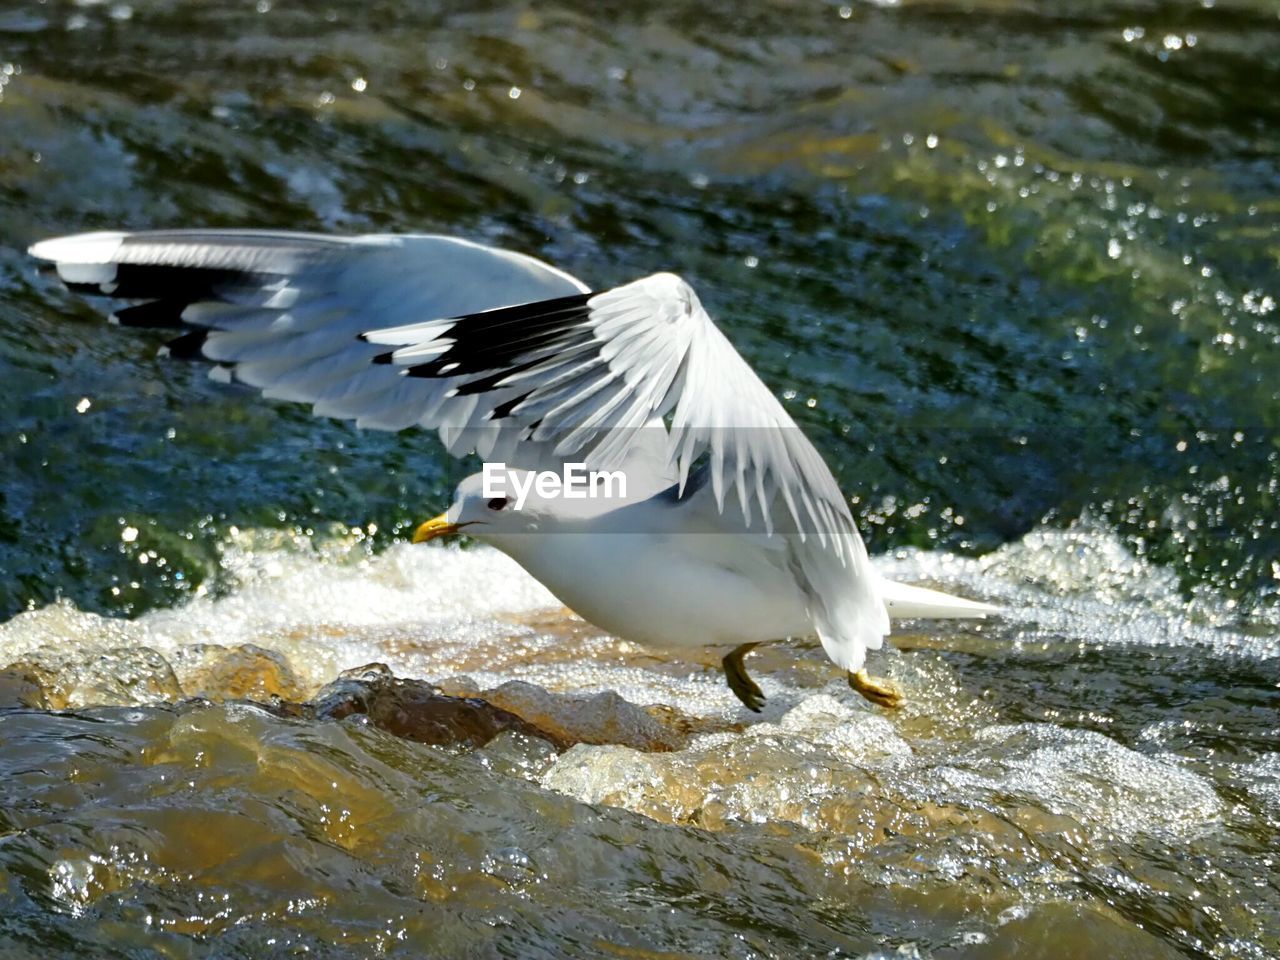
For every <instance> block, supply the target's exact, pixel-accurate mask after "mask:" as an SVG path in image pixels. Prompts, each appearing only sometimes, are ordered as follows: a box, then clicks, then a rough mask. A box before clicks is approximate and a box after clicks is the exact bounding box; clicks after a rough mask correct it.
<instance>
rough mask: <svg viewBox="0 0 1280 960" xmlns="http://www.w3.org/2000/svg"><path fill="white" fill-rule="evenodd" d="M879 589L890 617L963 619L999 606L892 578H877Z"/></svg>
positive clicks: (975, 617)
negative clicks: (895, 580) (914, 585)
mask: <svg viewBox="0 0 1280 960" xmlns="http://www.w3.org/2000/svg"><path fill="white" fill-rule="evenodd" d="M880 592H881V594H882V595H883V596H884V606H885V609H886V610H888V611H889V616H890V617H891V618H892V619H894V620H906V619H914V618H921V619H944V618H950V617H956V618H964V619H981V618H983V617H987V616H990V615H991V614H993V613H999V612H1000V608H999V607H994V606H992V605H991V604H989V603H979V602H978V601H976V600H966V599H964V598H963V597H953V596H951V595H950V594H948V593H943V592H942V591H941V590H930V589H928V588H927V587H913V586H911V585H910V584H906V583H895V582H894V581H892V580H885V579H882V580H881V581H880Z"/></svg>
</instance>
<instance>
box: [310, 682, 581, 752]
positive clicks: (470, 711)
mask: <svg viewBox="0 0 1280 960" xmlns="http://www.w3.org/2000/svg"><path fill="white" fill-rule="evenodd" d="M300 713H301V715H303V716H309V717H313V718H315V719H322V720H342V719H344V718H346V717H350V716H352V715H355V714H360V715H363V716H366V717H368V718H369V722H370V723H371V724H373V726H375V727H377V728H378V729H379V730H385V731H386V732H387V733H390V734H393V735H395V736H397V737H403V738H404V739H406V740H413V741H414V742H416V743H428V744H437V745H452V744H466V745H469V746H473V747H480V746H484V745H485V744H486V743H488V742H489V741H490V740H492V739H494V738H495V737H496V736H498V735H499V734H501V733H506V732H508V731H512V732H515V733H518V734H523V735H525V736H529V737H537V738H539V739H542V740H546V741H548V742H550V743H552V744H554V745H555V746H557V747H558V748H560V749H563V748H564V743H563V741H562V740H561V739H560V738H559V737H558V736H556V734H555V733H553V732H548V731H546V730H543V729H541V728H539V727H537V726H535V725H534V724H532V723H530V722H528V721H527V720H525V719H524V718H523V717H520V716H518V715H517V714H515V713H512V712H511V711H509V710H504V709H502V708H501V707H497V706H494V705H493V704H491V703H488V702H486V701H484V700H481V699H479V698H476V697H452V696H447V695H445V694H443V693H441V692H440V688H439V687H436V686H433V685H432V684H429V683H426V682H424V681H422V680H408V679H404V678H400V677H396V676H394V675H392V673H391V671H390V670H389V669H388V668H387V667H386V666H385V665H384V664H381V663H372V664H368V665H367V666H363V667H356V668H355V669H354V670H347V671H346V672H344V673H343V674H342V675H341V676H340V677H339V678H338V679H337V680H335V681H334V682H333V683H331V684H329V685H328V686H327V687H325V688H324V689H323V690H321V691H320V693H319V694H318V695H317V696H316V698H315V699H314V700H313V701H311V702H310V703H308V704H304V705H302V707H301V710H300Z"/></svg>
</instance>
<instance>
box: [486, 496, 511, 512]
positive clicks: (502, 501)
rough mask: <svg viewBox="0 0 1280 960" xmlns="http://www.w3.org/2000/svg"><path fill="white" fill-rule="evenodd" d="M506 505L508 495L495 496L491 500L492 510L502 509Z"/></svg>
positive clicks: (490, 506)
mask: <svg viewBox="0 0 1280 960" xmlns="http://www.w3.org/2000/svg"><path fill="white" fill-rule="evenodd" d="M506 505H507V498H506V497H494V498H493V499H492V500H490V501H489V509H490V510H501V509H502V508H503V507H505V506H506Z"/></svg>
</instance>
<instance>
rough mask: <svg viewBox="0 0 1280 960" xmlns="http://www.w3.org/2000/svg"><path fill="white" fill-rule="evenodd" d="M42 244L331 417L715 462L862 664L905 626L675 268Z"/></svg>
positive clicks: (499, 452)
mask: <svg viewBox="0 0 1280 960" xmlns="http://www.w3.org/2000/svg"><path fill="white" fill-rule="evenodd" d="M31 253H32V254H33V255H34V256H36V257H38V258H41V259H45V260H52V261H54V262H55V263H56V264H57V270H58V273H59V275H60V276H61V277H62V279H63V280H64V281H65V282H67V283H68V284H69V285H70V286H72V287H74V288H77V289H82V290H86V291H87V292H93V293H100V294H104V295H107V296H111V297H115V298H118V299H127V300H135V301H139V302H137V303H136V304H135V305H133V306H129V307H126V308H124V309H122V310H119V311H117V312H116V314H115V317H116V319H117V320H118V321H119V322H120V323H121V324H122V325H126V326H145V327H162V326H181V327H185V328H187V332H186V333H184V334H183V335H182V336H180V337H178V338H177V339H176V340H174V341H171V343H170V350H171V352H173V353H175V354H177V355H180V356H187V357H203V358H205V359H208V360H211V361H214V362H216V363H218V364H220V365H221V368H222V369H224V370H226V371H227V372H228V374H229V375H230V376H232V377H234V378H235V379H236V380H239V381H241V382H243V383H247V384H250V385H252V386H255V387H258V388H260V389H261V390H262V391H263V393H264V394H265V395H267V396H270V397H275V398H281V399H288V400H298V401H304V402H308V403H311V404H312V405H313V409H314V410H315V412H316V413H317V414H320V415H326V416H334V417H341V418H347V419H354V420H355V421H356V423H357V425H359V426H365V427H375V428H381V429H392V430H396V429H403V428H405V427H409V426H413V425H420V426H423V427H427V428H433V429H437V430H439V432H440V435H441V437H442V439H443V440H444V442H445V444H446V446H447V447H448V448H449V450H450V451H451V452H453V453H456V454H464V453H467V452H469V451H471V450H476V451H478V452H479V453H480V454H481V456H483V457H485V458H487V459H490V458H491V459H503V460H506V461H508V462H510V463H514V464H518V465H527V466H532V467H537V466H542V465H545V464H546V463H547V462H548V460H575V461H582V462H585V463H588V464H590V465H592V466H597V467H601V468H604V467H616V466H618V465H620V464H622V463H624V462H627V461H629V459H631V458H634V457H635V455H636V453H637V451H638V450H641V449H643V450H644V453H645V456H646V458H647V459H649V460H650V461H651V462H653V463H658V464H659V466H658V467H654V468H653V470H654V475H655V476H657V475H661V476H662V477H664V478H666V477H671V478H673V479H678V482H679V483H680V484H681V486H683V484H684V481H685V478H686V477H687V476H688V472H689V470H690V468H691V466H692V465H693V464H694V463H695V462H696V461H698V460H699V459H700V458H703V457H704V456H705V457H706V458H707V461H708V466H709V471H710V484H711V489H712V492H713V495H714V497H715V500H716V504H717V507H718V509H719V510H720V511H721V512H724V511H725V509H726V497H727V496H728V494H729V493H730V491H732V493H733V494H734V499H735V500H736V511H737V512H740V514H741V518H742V523H743V525H744V526H745V527H747V528H752V527H755V528H756V529H761V528H762V529H764V530H767V531H773V530H775V529H777V531H778V532H779V533H786V534H789V535H791V536H789V540H790V542H791V544H792V546H791V548H790V549H791V550H792V563H793V566H794V567H795V568H796V573H797V576H798V577H799V578H800V582H801V583H802V584H803V585H804V587H805V589H806V590H807V591H809V593H810V596H811V602H812V605H813V611H812V612H813V615H814V620H815V623H817V625H818V628H819V634H820V636H821V638H822V640H823V643H824V646H825V647H826V649H827V651H828V653H829V654H830V655H831V656H832V658H833V659H834V660H836V662H837V663H840V664H841V665H842V666H846V667H847V668H848V669H856V668H857V667H858V666H860V665H861V662H862V656H863V651H864V650H865V649H866V648H867V647H872V648H874V647H878V646H879V645H880V638H881V637H882V636H883V635H884V634H885V633H887V632H888V628H889V626H888V620H887V617H886V616H885V613H884V606H883V603H882V602H881V599H880V594H879V580H878V577H877V576H876V574H875V572H874V570H872V568H871V567H870V564H869V562H868V560H867V555H866V550H865V548H864V547H863V544H862V540H861V538H860V537H859V536H858V532H857V530H856V528H855V526H854V523H853V518H852V515H851V514H850V512H849V508H848V505H847V503H846V502H845V500H844V498H843V497H842V496H841V494H840V491H839V489H838V487H837V485H836V483H835V480H834V478H833V477H832V476H831V473H830V471H829V470H828V469H827V467H826V464H825V463H824V462H823V461H822V458H821V457H820V456H819V455H818V453H817V451H816V450H815V449H814V448H813V446H812V444H811V443H810V442H809V441H808V439H807V438H806V437H805V436H804V435H803V434H802V433H801V432H800V430H799V429H798V428H797V427H796V425H795V423H794V422H793V421H792V420H791V418H790V416H789V415H788V414H787V413H786V411H785V410H784V409H783V407H782V405H781V404H780V403H779V402H778V400H777V399H776V398H775V397H774V396H773V394H772V393H771V392H770V391H769V390H768V388H766V387H765V386H764V384H763V383H761V382H760V380H759V378H757V377H756V375H755V373H754V372H753V371H752V370H751V368H750V367H749V366H748V365H747V364H746V362H745V361H744V360H743V359H742V357H741V356H739V354H738V353H737V351H736V350H734V349H733V347H732V345H731V344H730V343H729V341H728V340H727V339H726V338H725V337H724V335H723V334H722V333H721V332H720V330H719V329H718V328H717V327H716V326H715V324H714V323H712V321H711V319H710V317H709V316H708V315H707V313H706V311H705V310H704V309H703V308H702V305H701V304H700V303H699V302H698V298H697V296H696V295H695V294H694V292H693V290H692V289H691V288H690V287H689V286H688V284H686V283H685V282H684V281H683V280H681V279H680V278H679V277H676V276H673V275H671V274H655V275H654V276H651V277H647V278H645V279H642V280H638V281H636V282H634V283H630V284H627V285H625V286H622V287H618V288H616V289H614V290H610V291H606V292H604V293H600V294H595V295H593V294H591V293H590V292H589V291H588V290H587V288H586V287H585V286H584V285H583V284H582V283H580V282H579V281H577V280H575V279H574V278H573V277H570V276H569V275H567V274H565V273H563V272H561V271H559V270H556V269H555V268H553V267H550V266H548V265H547V264H544V263H541V262H540V261H537V260H534V259H532V258H530V257H525V256H522V255H519V254H514V253H509V252H507V251H502V250H497V249H494V248H490V247H484V246H480V245H477V244H472V243H468V242H466V241H461V240H456V239H453V238H448V237H438V236H407V237H394V236H366V237H353V238H335V237H328V236H318V235H306V234H292V233H266V232H256V231H202V232H200V231H195V232H187V231H180V232H165V233H141V234H121V233H109V234H86V235H82V236H77V237H67V238H62V239H58V240H49V241H45V242H43V243H38V244H36V245H35V246H34V247H32V248H31ZM664 418H665V420H666V421H668V422H669V427H667V428H663V427H662V424H663V422H664ZM642 438H643V439H642ZM655 443H656V446H657V447H658V448H660V449H655ZM730 509H733V508H730Z"/></svg>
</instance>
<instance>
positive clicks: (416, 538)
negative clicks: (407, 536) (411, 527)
mask: <svg viewBox="0 0 1280 960" xmlns="http://www.w3.org/2000/svg"><path fill="white" fill-rule="evenodd" d="M464 526H466V524H457V523H450V522H449V515H448V514H447V513H442V514H440V516H438V517H432V518H431V519H430V520H428V521H427V522H426V523H424V524H422V526H420V527H418V529H417V530H415V531H413V542H414V543H426V542H427V541H428V540H434V539H435V538H436V537H444V536H448V535H449V534H451V533H457V532H458V531H459V530H460V529H462V527H464Z"/></svg>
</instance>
